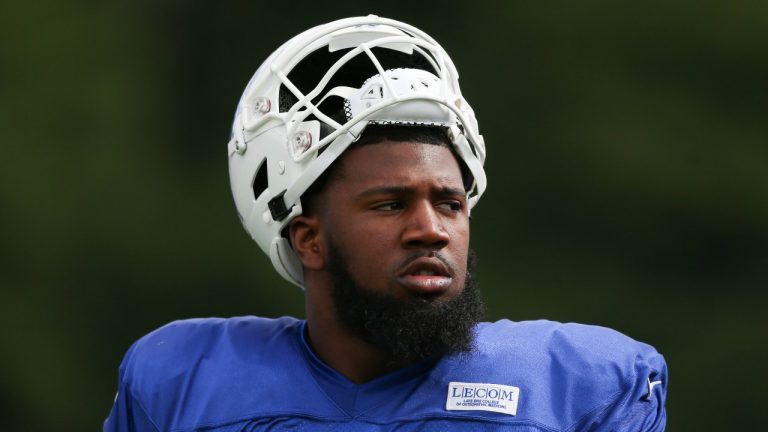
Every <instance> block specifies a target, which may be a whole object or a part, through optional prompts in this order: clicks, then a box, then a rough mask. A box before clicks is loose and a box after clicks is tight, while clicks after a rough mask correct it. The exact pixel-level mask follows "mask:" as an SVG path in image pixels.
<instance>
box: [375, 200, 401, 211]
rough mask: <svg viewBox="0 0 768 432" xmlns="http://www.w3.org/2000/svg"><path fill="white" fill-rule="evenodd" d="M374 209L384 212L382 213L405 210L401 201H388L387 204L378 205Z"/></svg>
mask: <svg viewBox="0 0 768 432" xmlns="http://www.w3.org/2000/svg"><path fill="white" fill-rule="evenodd" d="M373 208H374V209H376V210H382V211H394V210H401V209H402V208H403V203H401V202H400V201H387V202H383V203H379V204H376V205H375V206H374V207H373Z"/></svg>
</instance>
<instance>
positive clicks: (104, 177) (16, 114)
mask: <svg viewBox="0 0 768 432" xmlns="http://www.w3.org/2000/svg"><path fill="white" fill-rule="evenodd" d="M368 13H377V14H379V15H382V16H388V17H392V18H397V19H401V20H403V21H406V22H409V23H411V24H414V25H417V26H419V27H421V28H422V29H424V30H426V31H427V32H429V33H431V34H432V35H433V36H434V37H436V38H437V39H438V40H439V41H440V42H441V43H442V44H443V45H444V47H446V49H447V50H448V51H449V52H450V53H451V55H452V56H453V58H454V61H455V62H456V64H457V65H458V67H459V70H460V71H461V73H462V84H463V90H464V94H465V96H466V97H467V99H468V100H469V101H470V103H472V105H473V106H474V108H475V111H476V113H477V116H478V119H479V121H480V126H481V131H482V132H483V134H484V136H485V138H486V142H487V145H488V149H489V159H488V162H487V164H486V166H487V171H488V173H489V177H490V186H489V189H488V192H487V195H486V196H485V197H484V199H483V200H482V201H481V203H480V205H479V206H478V207H477V209H476V211H475V213H474V217H473V236H474V238H473V243H474V247H475V249H476V250H477V251H478V255H479V257H480V266H479V280H480V284H481V288H482V289H483V291H484V295H485V298H486V300H487V302H488V306H489V307H488V309H489V318H491V319H498V318H501V317H509V318H511V319H514V320H523V319H534V318H542V317H544V318H549V319H555V320H560V321H579V322H586V323H594V324H600V325H605V326H609V327H613V328H616V329H618V330H620V331H622V332H625V333H627V334H629V335H631V336H632V337H634V338H636V339H640V340H643V341H647V342H649V343H651V344H653V345H654V346H656V347H657V348H658V349H659V351H661V352H662V353H663V354H664V355H665V357H666V358H667V361H668V363H669V366H670V386H669V399H668V403H667V408H668V414H669V422H668V424H669V430H673V431H678V430H681V431H687V430H691V431H705V430H706V431H719V430H755V429H759V428H760V426H759V425H760V424H764V423H765V422H764V420H763V417H764V415H763V413H764V411H765V405H766V404H767V403H768V396H766V392H765V388H766V384H768V379H767V378H768V376H767V375H768V374H767V373H766V369H767V368H766V364H768V355H767V353H768V349H767V348H768V318H767V317H766V314H765V312H764V309H765V307H764V306H765V304H766V294H765V288H766V286H768V170H767V169H766V165H767V164H768V125H767V124H766V116H767V115H768V102H767V100H768V3H766V2H764V1H743V2H725V1H723V2H718V4H714V3H712V4H710V3H704V2H698V1H693V0H684V1H674V2H670V1H655V0H654V1H648V2H609V1H601V2H597V1H580V2H568V1H551V2H542V1H536V2H534V1H529V2H510V3H508V4H504V3H502V2H498V1H490V0H474V1H471V2H469V1H468V2H462V3H455V4H449V3H447V2H433V3H430V2H421V3H418V2H414V1H399V0H390V1H388V2H370V1H354V2H353V1H336V2H333V3H327V4H326V3H323V2H318V1H312V2H309V1H307V2H263V1H262V2H255V1H250V2H246V1H231V2H214V1H207V2H205V1H180V0H175V1H125V0H117V1H111V2H95V1H80V2H74V1H68V2H64V1H54V0H39V1H34V0H32V1H26V2H20V1H19V2H10V1H9V2H3V3H2V5H0V266H1V267H0V289H1V290H2V291H1V292H0V320H2V321H0V323H2V333H0V346H1V347H2V355H1V356H0V429H1V430H3V431H11V430H14V431H58V432H69V431H84V430H99V429H100V428H101V422H102V420H103V418H104V417H105V416H106V415H107V413H108V411H109V408H110V405H111V402H112V397H113V395H114V392H115V389H116V380H117V366H118V364H119V362H120V359H121V357H122V355H123V353H124V352H125V350H126V349H127V348H128V346H129V345H130V344H131V343H132V341H134V340H135V339H137V338H138V337H140V336H141V335H143V334H145V333H146V332H148V331H150V330H152V329H154V328H156V327H158V326H160V325H162V324H164V323H166V322H168V321H171V320H174V319H178V318H186V317H195V316H232V315H245V314H256V315H265V316H279V315H283V314H292V315H296V316H302V315H303V306H302V301H303V298H302V294H301V292H300V291H299V290H298V289H296V288H294V287H292V286H290V285H288V284H287V283H286V282H283V281H282V280H281V279H279V277H278V276H276V274H275V273H274V271H273V270H272V269H271V267H270V265H269V264H268V261H267V259H266V258H265V257H263V256H262V254H261V252H260V251H259V250H258V248H257V246H256V245H255V244H254V243H252V242H251V241H250V240H249V239H248V237H247V235H246V234H245V233H244V231H243V230H242V228H241V227H240V224H239V222H238V220H237V217H236V214H235V210H234V205H233V203H232V199H231V197H230V193H229V185H228V174H227V160H226V151H225V144H226V141H227V139H228V134H229V127H230V121H231V119H232V115H233V112H234V109H235V105H236V103H237V101H238V99H239V96H240V92H241V91H242V89H243V87H244V86H245V84H246V82H247V81H248V79H249V78H250V76H251V74H252V73H253V71H254V70H255V69H256V67H257V66H258V65H259V64H260V63H261V61H262V60H263V59H264V58H265V57H266V56H267V55H268V54H269V53H270V52H271V51H272V50H273V49H274V48H276V47H277V46H278V45H279V44H280V43H282V42H283V41H284V40H287V39H288V38H289V37H291V36H293V35H294V34H296V33H298V32H300V31H301V30H304V29H306V28H308V27H310V26H312V25H316V24H320V23H322V22H325V21H328V20H331V19H335V18H341V17H345V16H352V15H361V14H368Z"/></svg>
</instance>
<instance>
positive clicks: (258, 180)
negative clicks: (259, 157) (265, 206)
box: [253, 159, 267, 199]
mask: <svg viewBox="0 0 768 432" xmlns="http://www.w3.org/2000/svg"><path fill="white" fill-rule="evenodd" d="M265 190H267V160H266V159H264V160H263V161H261V165H260V166H259V169H258V170H257V171H256V175H255V176H254V177H253V198H254V199H258V198H259V195H261V194H262V193H263V192H264V191H265Z"/></svg>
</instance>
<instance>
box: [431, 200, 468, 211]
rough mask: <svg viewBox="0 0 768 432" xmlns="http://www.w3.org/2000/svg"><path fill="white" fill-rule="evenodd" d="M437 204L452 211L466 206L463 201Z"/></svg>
mask: <svg viewBox="0 0 768 432" xmlns="http://www.w3.org/2000/svg"><path fill="white" fill-rule="evenodd" d="M437 206H438V207H440V208H443V209H445V210H450V211H452V212H458V211H461V210H462V209H463V208H464V204H463V203H462V202H461V201H446V202H442V203H440V204H438V205H437Z"/></svg>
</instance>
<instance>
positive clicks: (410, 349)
mask: <svg viewBox="0 0 768 432" xmlns="http://www.w3.org/2000/svg"><path fill="white" fill-rule="evenodd" d="M329 247H330V249H329V258H330V260H329V266H328V267H329V272H330V274H331V278H332V282H333V289H332V296H333V301H334V305H335V307H336V317H337V318H338V320H339V321H340V322H341V323H342V325H344V327H345V328H346V329H347V331H349V332H350V333H351V334H352V335H354V336H356V337H358V338H360V339H361V340H363V341H365V342H366V343H368V344H370V345H373V346H375V347H377V348H379V349H381V350H382V351H384V352H385V353H387V354H388V355H389V357H390V358H391V359H392V362H393V363H395V364H408V363H414V362H418V361H422V360H426V359H430V358H437V357H439V356H444V355H451V354H459V353H466V352H469V351H471V350H472V346H473V342H474V327H475V325H476V324H477V323H478V322H479V321H480V320H481V319H482V318H483V315H484V313H485V307H484V305H483V301H482V299H481V298H480V292H479V290H478V288H477V285H476V283H475V279H474V278H473V276H472V273H473V272H474V268H475V265H476V257H475V253H474V251H472V250H471V249H470V250H469V254H468V258H467V274H466V277H465V281H464V289H463V290H462V291H461V293H459V294H458V295H456V296H455V297H453V298H450V299H441V298H438V297H434V296H418V295H411V296H408V297H406V298H403V299H398V298H394V297H392V296H389V295H386V294H379V293H375V292H372V291H371V290H369V289H367V288H366V287H363V286H360V285H359V284H357V282H356V281H355V280H354V278H353V277H352V275H351V274H350V273H349V271H347V269H346V267H345V266H344V260H343V258H342V257H341V255H340V253H339V250H338V248H336V247H335V245H329ZM419 256H423V254H422V255H418V256H415V257H414V258H417V257H419ZM436 256H437V257H438V258H440V256H439V255H436ZM443 262H444V263H446V262H445V260H443ZM446 264H447V263H446Z"/></svg>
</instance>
